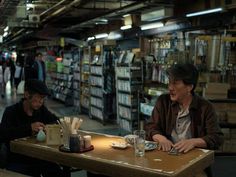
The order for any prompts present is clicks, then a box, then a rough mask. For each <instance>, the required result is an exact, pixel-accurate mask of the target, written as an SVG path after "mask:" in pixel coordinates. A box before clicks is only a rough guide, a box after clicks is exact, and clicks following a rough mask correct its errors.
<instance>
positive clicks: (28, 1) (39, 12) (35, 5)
mask: <svg viewBox="0 0 236 177" xmlns="http://www.w3.org/2000/svg"><path fill="white" fill-rule="evenodd" d="M210 9H218V10H219V11H218V12H214V13H210V14H205V15H199V14H198V15H196V16H189V15H187V14H190V13H193V12H200V11H204V10H210ZM235 9H236V0H209V1H207V0H199V1H194V0H148V1H145V0H144V1H134V0H122V1H121V0H98V1H85V0H61V1H55V0H47V1H46V0H1V1H0V12H1V13H0V51H1V52H2V55H12V53H15V54H16V55H17V57H16V59H17V60H19V61H20V63H21V64H22V65H24V66H27V65H29V64H30V63H31V62H32V59H33V58H34V55H35V53H37V52H41V53H43V55H44V59H45V62H46V67H47V80H46V82H47V85H48V87H49V88H50V89H51V91H52V96H51V99H52V100H53V103H56V102H58V104H52V105H54V107H53V106H52V107H51V110H52V111H54V112H55V113H57V114H60V113H61V114H62V116H63V115H66V113H67V115H72V114H73V115H81V114H83V115H86V116H87V117H88V122H90V120H91V121H92V122H96V125H95V124H93V123H91V122H90V123H88V124H86V126H87V125H88V127H86V126H85V127H84V128H85V129H86V128H88V129H89V124H92V125H93V126H97V127H99V128H97V130H98V129H99V130H100V131H102V132H105V133H112V134H120V135H123V134H126V133H130V132H132V130H133V129H135V128H137V126H138V125H140V120H147V119H148V118H149V117H150V114H151V111H152V109H153V104H154V103H155V101H156V99H157V97H158V96H159V95H160V94H161V93H163V92H165V91H166V88H167V85H166V84H167V81H168V80H167V77H166V75H165V71H166V68H168V67H169V66H171V65H172V64H174V63H178V62H185V61H189V62H193V63H194V64H195V65H196V66H197V67H198V68H199V70H200V73H201V74H200V79H199V83H198V87H197V89H196V91H197V93H198V94H200V95H202V96H204V97H206V98H207V99H209V100H210V101H212V103H213V104H214V106H215V108H216V110H217V113H218V115H219V121H220V125H221V127H222V131H223V132H224V134H225V141H224V144H223V145H222V147H221V149H220V150H219V151H217V152H216V163H215V165H214V170H215V171H216V172H215V173H216V174H217V176H221V174H222V175H226V176H233V175H232V174H236V172H235V170H234V166H235V162H236V161H235V152H236V129H235V128H236V111H235V105H236V100H235V98H236V75H235V73H236V13H235V12H236V11H235ZM151 24H152V25H156V26H155V27H154V28H150V29H144V28H148V27H150V25H151ZM26 69H27V68H26ZM10 95H11V94H10ZM7 100H8V97H6V98H5V99H3V100H2V101H3V103H2V107H1V110H2V109H4V105H6V104H9V103H11V101H7ZM49 105H50V104H49ZM55 105H57V106H55ZM61 110H64V112H63V111H62V112H61ZM67 110H69V111H68V112H67ZM65 112H66V113H65ZM90 128H91V129H93V128H92V127H90ZM99 130H98V131H99ZM219 169H227V170H221V171H220V170H219ZM225 173H226V174H225Z"/></svg>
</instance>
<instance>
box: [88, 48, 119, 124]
mask: <svg viewBox="0 0 236 177" xmlns="http://www.w3.org/2000/svg"><path fill="white" fill-rule="evenodd" d="M106 47H107V46H105V47H104V46H103V45H100V46H99V47H98V46H96V49H95V53H94V56H93V61H92V62H91V64H90V117H91V118H95V119H98V120H99V121H101V122H102V123H103V124H105V122H106V121H108V120H112V118H113V117H114V115H115V111H114V106H113V104H114V102H115V101H114V100H115V91H114V90H115V89H114V88H115V84H114V82H115V78H114V77H115V76H114V67H113V66H112V60H113V55H112V54H111V52H112V51H111V50H109V49H107V48H106ZM109 61H111V62H109Z"/></svg>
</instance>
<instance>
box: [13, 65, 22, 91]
mask: <svg viewBox="0 0 236 177" xmlns="http://www.w3.org/2000/svg"><path fill="white" fill-rule="evenodd" d="M23 74H24V73H23V67H22V66H20V62H16V70H15V73H14V84H15V89H17V87H18V85H19V83H20V81H21V80H22V79H23V77H24V76H23Z"/></svg>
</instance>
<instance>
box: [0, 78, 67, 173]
mask: <svg viewBox="0 0 236 177" xmlns="http://www.w3.org/2000/svg"><path fill="white" fill-rule="evenodd" d="M48 94H49V91H48V89H47V86H46V85H45V83H44V82H42V81H39V80H28V81H26V83H25V92H24V98H23V99H22V100H21V101H19V102H18V103H16V104H14V105H12V106H9V107H7V108H6V109H5V111H4V113H3V117H2V122H1V124H0V133H1V135H0V139H1V142H4V143H5V144H6V147H7V151H8V153H9V154H8V156H7V164H6V168H7V169H9V170H12V171H17V172H20V173H23V174H26V175H30V176H40V175H42V176H44V177H46V176H47V177H49V176H63V173H62V170H61V169H60V167H59V166H58V165H57V164H54V163H50V162H46V161H42V160H38V159H34V158H30V157H26V156H23V155H19V154H15V153H12V152H10V145H9V142H10V141H11V140H14V139H17V138H23V137H29V136H32V135H35V134H37V133H38V131H39V130H40V129H41V128H43V129H44V128H45V125H46V124H51V123H56V121H57V117H56V116H55V115H54V114H52V113H51V112H49V110H48V109H47V108H46V107H45V106H44V104H43V103H44V100H45V98H46V96H47V95H48Z"/></svg>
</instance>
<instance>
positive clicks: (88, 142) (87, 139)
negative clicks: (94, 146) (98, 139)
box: [84, 135, 91, 149]
mask: <svg viewBox="0 0 236 177" xmlns="http://www.w3.org/2000/svg"><path fill="white" fill-rule="evenodd" d="M90 147H91V136H90V135H85V136H84V148H85V149H87V148H90Z"/></svg>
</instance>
